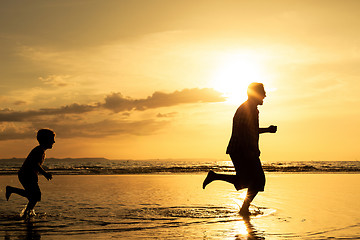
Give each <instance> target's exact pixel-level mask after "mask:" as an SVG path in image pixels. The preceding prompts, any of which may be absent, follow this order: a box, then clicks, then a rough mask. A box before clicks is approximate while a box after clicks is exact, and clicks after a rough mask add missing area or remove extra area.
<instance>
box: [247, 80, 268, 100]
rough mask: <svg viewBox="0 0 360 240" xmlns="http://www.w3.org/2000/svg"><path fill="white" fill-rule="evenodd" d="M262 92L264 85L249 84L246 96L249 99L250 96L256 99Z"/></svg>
mask: <svg viewBox="0 0 360 240" xmlns="http://www.w3.org/2000/svg"><path fill="white" fill-rule="evenodd" d="M263 92H264V84H262V83H258V82H253V83H250V85H249V86H248V89H247V95H248V96H249V97H251V96H252V97H254V96H255V97H256V96H258V95H259V94H261V93H263Z"/></svg>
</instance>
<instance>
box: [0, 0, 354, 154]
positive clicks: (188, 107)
mask: <svg viewBox="0 0 360 240" xmlns="http://www.w3.org/2000/svg"><path fill="white" fill-rule="evenodd" d="M0 4H1V5H0V44H1V45H0V66H1V67H0V68H1V71H0V158H8V157H26V155H27V153H28V152H29V151H30V150H31V148H32V147H34V146H35V145H36V140H35V134H36V131H37V130H38V129H40V128H51V129H54V130H55V132H56V133H57V138H56V144H55V146H54V149H52V150H50V151H48V153H47V156H48V157H106V158H110V159H154V158H156V159H157V158H204V159H228V156H227V155H226V154H225V150H226V146H227V143H228V140H229V138H230V134H231V124H232V117H233V114H234V113H235V110H236V108H237V107H238V106H239V105H240V104H241V102H242V101H244V100H246V96H245V93H246V87H247V85H248V84H249V83H250V82H252V81H260V82H263V83H264V84H265V89H266V91H267V98H266V99H265V101H264V105H263V106H260V107H259V110H260V125H261V126H264V127H265V126H268V125H270V124H274V125H277V126H278V132H277V133H276V134H264V135H262V136H261V138H260V146H261V151H262V155H261V159H262V160H263V161H287V160H296V161H300V160H314V161H315V160H360V159H359V158H360V148H359V140H358V139H359V135H360V130H359V127H358V124H359V123H360V110H359V109H360V108H359V105H360V96H359V92H360V68H359V64H360V31H359V29H360V17H359V14H358V12H359V9H360V1H356V0H354V1H350V0H348V1H335V0H333V1H332V0H326V1H304V0H301V1H288V0H284V1H265V0H264V1H240V0H238V1H226V0H225V1H223V0H222V1H220V0H219V1H213V0H207V1H193V0H191V1H187V0H181V1H180V0H179V1H178V0H175V1H167V0H158V1H156V0H133V1H120V0H105V1H100V0H87V1H83V0H72V1H61V0H52V1H47V0H38V1H32V2H31V4H29V3H27V4H24V2H23V1H18V0H12V1H0Z"/></svg>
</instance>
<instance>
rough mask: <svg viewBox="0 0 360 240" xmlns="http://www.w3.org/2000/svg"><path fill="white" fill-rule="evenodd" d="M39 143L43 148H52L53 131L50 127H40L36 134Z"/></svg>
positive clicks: (53, 141)
mask: <svg viewBox="0 0 360 240" xmlns="http://www.w3.org/2000/svg"><path fill="white" fill-rule="evenodd" d="M36 138H37V140H38V142H39V144H40V145H41V146H43V147H45V148H47V149H48V148H52V146H53V144H54V143H55V132H54V131H52V130H50V129H40V130H39V131H38V132H37V136H36Z"/></svg>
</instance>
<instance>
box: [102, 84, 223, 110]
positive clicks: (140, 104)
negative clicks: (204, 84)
mask: <svg viewBox="0 0 360 240" xmlns="http://www.w3.org/2000/svg"><path fill="white" fill-rule="evenodd" d="M223 101H225V98H224V97H222V96H221V94H220V93H219V92H217V91H215V90H214V89H211V88H203V89H198V88H193V89H184V90H182V91H175V92H173V93H163V92H154V93H153V94H152V95H151V96H149V97H147V98H145V99H131V98H127V97H123V96H122V95H121V93H113V94H111V95H109V96H107V97H106V98H105V103H104V104H103V107H104V108H107V109H110V110H112V111H114V112H122V111H130V110H139V111H143V110H146V109H150V108H159V107H170V106H175V105H179V104H186V103H198V102H223Z"/></svg>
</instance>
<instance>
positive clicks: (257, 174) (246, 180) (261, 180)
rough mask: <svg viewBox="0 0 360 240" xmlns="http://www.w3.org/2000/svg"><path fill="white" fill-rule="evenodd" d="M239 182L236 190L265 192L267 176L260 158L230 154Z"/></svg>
mask: <svg viewBox="0 0 360 240" xmlns="http://www.w3.org/2000/svg"><path fill="white" fill-rule="evenodd" d="M230 157H231V160H232V162H233V164H234V167H235V171H236V176H237V177H238V181H237V183H236V184H235V188H236V190H240V189H243V188H248V189H251V190H254V191H260V192H262V191H264V187H265V174H264V170H263V169H262V166H261V162H260V159H259V158H258V157H250V156H246V155H238V154H230Z"/></svg>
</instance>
